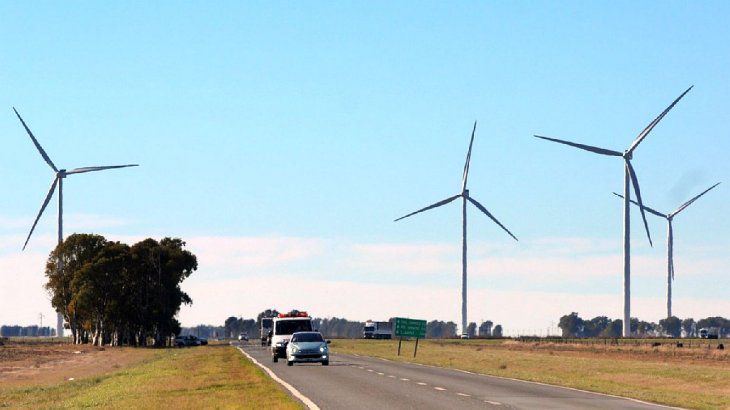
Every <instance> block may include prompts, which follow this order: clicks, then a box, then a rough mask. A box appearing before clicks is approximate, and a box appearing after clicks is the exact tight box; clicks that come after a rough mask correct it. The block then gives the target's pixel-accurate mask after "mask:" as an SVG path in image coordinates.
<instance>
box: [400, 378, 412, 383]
mask: <svg viewBox="0 0 730 410" xmlns="http://www.w3.org/2000/svg"><path fill="white" fill-rule="evenodd" d="M400 379H401V380H402V381H404V382H407V381H409V380H411V379H404V378H403V377H401V378H400Z"/></svg>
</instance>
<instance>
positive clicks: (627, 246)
mask: <svg viewBox="0 0 730 410" xmlns="http://www.w3.org/2000/svg"><path fill="white" fill-rule="evenodd" d="M692 87H694V86H691V87H689V88H688V89H687V90H685V91H684V92H683V93H682V95H680V96H679V97H677V99H676V100H674V101H673V102H672V103H671V104H670V105H669V107H667V108H666V109H665V110H664V111H662V113H661V114H659V116H657V117H656V118H655V119H654V121H652V122H650V123H649V125H647V126H646V128H644V130H642V131H641V132H640V133H639V135H638V136H637V137H636V139H635V140H634V142H633V143H632V144H631V146H629V148H628V149H627V150H626V151H624V152H619V151H613V150H609V149H605V148H598V147H593V146H590V145H584V144H578V143H575V142H570V141H565V140H559V139H556V138H549V137H543V136H540V135H535V137H537V138H542V139H544V140H548V141H553V142H557V143H560V144H565V145H570V146H572V147H576V148H580V149H583V150H586V151H590V152H594V153H596V154H601V155H608V156H612V157H622V158H623V160H624V320H623V325H624V328H623V336H624V337H630V336H631V223H630V209H629V208H630V205H629V201H630V200H631V185H633V186H634V192H635V193H636V199H637V201H638V203H639V205H640V208H639V210H640V211H641V219H642V220H643V221H644V229H646V236H647V238H648V239H649V245H651V246H653V244H652V242H651V234H650V233H649V225H648V224H647V222H646V214H645V213H644V208H643V203H642V201H641V190H640V189H639V180H638V179H637V178H636V172H635V171H634V167H633V166H631V159H632V158H633V155H634V150H636V147H638V146H639V144H640V143H641V141H643V140H644V138H646V136H647V135H649V133H650V132H651V130H653V129H654V127H656V125H657V124H658V123H659V121H661V120H662V118H664V116H665V115H667V113H668V112H669V110H671V109H672V108H674V106H675V105H676V104H677V103H678V102H679V100H681V99H682V97H684V96H685V95H686V94H687V93H688V92H689V90H691V89H692Z"/></svg>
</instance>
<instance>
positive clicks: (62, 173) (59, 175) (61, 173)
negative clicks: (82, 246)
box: [13, 107, 138, 337]
mask: <svg viewBox="0 0 730 410" xmlns="http://www.w3.org/2000/svg"><path fill="white" fill-rule="evenodd" d="M13 111H15V115H17V116H18V119H19V120H20V122H21V124H23V128H25V131H27V132H28V135H29V136H30V139H31V140H33V144H34V145H35V147H36V148H37V149H38V152H39V153H40V154H41V156H42V157H43V159H44V160H45V161H46V163H47V164H48V166H50V167H51V169H52V170H53V172H55V176H54V178H53V183H51V189H50V190H49V191H48V194H47V195H46V199H45V200H44V201H43V205H41V210H40V211H39V212H38V216H36V218H35V221H33V226H32V227H31V228H30V232H29V233H28V237H27V238H26V239H25V243H24V244H23V250H25V247H26V246H28V241H29V240H30V236H31V235H33V230H34V229H35V227H36V224H38V220H39V219H40V218H41V215H43V211H44V210H45V209H46V206H48V203H49V202H50V201H51V198H52V197H53V193H54V192H55V190H56V186H58V243H59V244H60V243H61V242H63V179H64V178H66V176H67V175H72V174H82V173H85V172H94V171H103V170H106V169H114V168H126V167H136V166H138V165H137V164H129V165H110V166H100V167H83V168H76V169H72V170H70V171H66V170H65V169H58V168H56V165H54V164H53V161H51V158H49V157H48V154H46V151H45V150H43V147H41V144H39V143H38V140H36V138H35V136H34V135H33V133H32V132H31V131H30V128H28V126H27V125H26V124H25V121H23V118H22V117H21V116H20V114H18V110H16V109H15V107H13ZM62 264H63V262H62V261H61V259H59V261H58V269H59V270H61V269H63V266H62ZM56 335H57V336H58V337H62V336H63V316H62V315H61V313H60V312H58V316H57V322H56Z"/></svg>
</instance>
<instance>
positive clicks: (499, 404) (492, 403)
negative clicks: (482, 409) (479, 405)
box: [484, 400, 502, 406]
mask: <svg viewBox="0 0 730 410" xmlns="http://www.w3.org/2000/svg"><path fill="white" fill-rule="evenodd" d="M484 402H485V403H489V404H491V405H494V406H501V405H502V403H500V402H498V401H491V400H484Z"/></svg>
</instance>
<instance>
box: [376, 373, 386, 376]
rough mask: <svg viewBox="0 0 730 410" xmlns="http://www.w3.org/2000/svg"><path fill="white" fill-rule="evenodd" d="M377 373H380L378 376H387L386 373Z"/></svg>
mask: <svg viewBox="0 0 730 410" xmlns="http://www.w3.org/2000/svg"><path fill="white" fill-rule="evenodd" d="M377 373H378V376H385V373H380V372H377Z"/></svg>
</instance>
